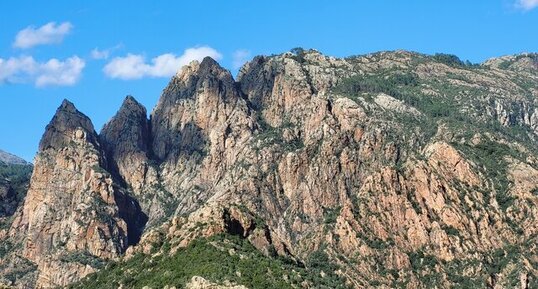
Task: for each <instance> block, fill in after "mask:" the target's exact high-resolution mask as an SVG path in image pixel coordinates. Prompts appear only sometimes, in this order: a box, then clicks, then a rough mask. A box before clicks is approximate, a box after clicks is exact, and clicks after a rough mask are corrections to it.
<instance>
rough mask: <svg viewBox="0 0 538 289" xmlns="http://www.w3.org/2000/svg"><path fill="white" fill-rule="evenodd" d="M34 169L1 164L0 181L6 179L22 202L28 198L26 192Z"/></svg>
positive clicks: (26, 166)
mask: <svg viewBox="0 0 538 289" xmlns="http://www.w3.org/2000/svg"><path fill="white" fill-rule="evenodd" d="M32 169H33V167H32V166H31V165H12V164H5V163H3V162H0V180H1V179H6V180H8V181H9V183H10V186H11V187H12V188H13V190H14V191H15V193H16V194H17V200H18V201H21V200H22V199H24V197H25V196H26V190H27V185H28V182H29V181H30V176H31V175H32Z"/></svg>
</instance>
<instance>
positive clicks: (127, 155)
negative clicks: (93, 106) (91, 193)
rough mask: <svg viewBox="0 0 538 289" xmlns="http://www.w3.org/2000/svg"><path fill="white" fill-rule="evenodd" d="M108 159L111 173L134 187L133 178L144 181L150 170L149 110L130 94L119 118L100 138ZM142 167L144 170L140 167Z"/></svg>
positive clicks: (119, 112) (108, 124) (120, 110)
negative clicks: (148, 162)
mask: <svg viewBox="0 0 538 289" xmlns="http://www.w3.org/2000/svg"><path fill="white" fill-rule="evenodd" d="M99 140H100V142H101V145H102V146H103V148H104V150H105V152H106V156H107V158H108V160H109V166H110V167H109V170H110V171H111V172H112V173H114V174H116V175H117V176H118V177H119V178H121V179H122V180H126V181H127V182H128V183H130V184H132V186H133V187H136V188H139V187H140V186H139V185H134V182H135V181H134V180H133V178H138V180H140V179H141V177H140V176H139V174H144V173H145V172H146V171H147V168H146V166H145V165H144V164H142V163H139V162H143V163H145V162H146V161H147V160H148V159H147V155H148V149H149V143H150V133H149V120H148V119H147V111H146V108H145V107H144V106H143V105H142V104H140V103H139V102H138V101H137V100H136V99H135V98H134V97H132V96H130V95H128V96H127V97H126V98H125V100H124V101H123V104H122V105H121V107H120V109H119V110H118V112H117V113H116V115H115V116H114V117H113V118H112V119H111V120H110V121H109V122H108V123H106V124H105V125H104V126H103V129H102V130H101V133H100V135H99ZM140 166H141V167H140Z"/></svg>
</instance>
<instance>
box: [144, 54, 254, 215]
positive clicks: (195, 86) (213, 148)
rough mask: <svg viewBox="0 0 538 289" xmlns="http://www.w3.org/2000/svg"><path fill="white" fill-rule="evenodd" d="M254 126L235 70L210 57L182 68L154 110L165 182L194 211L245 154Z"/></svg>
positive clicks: (184, 208) (155, 143) (182, 208)
mask: <svg viewBox="0 0 538 289" xmlns="http://www.w3.org/2000/svg"><path fill="white" fill-rule="evenodd" d="M253 127H254V120H253V117H252V116H251V114H250V110H249V107H248V105H247V102H246V101H245V99H243V98H242V97H241V92H240V90H239V89H238V87H237V85H236V83H235V81H234V80H233V78H232V76H231V74H230V72H229V71H227V70H225V69H223V68H222V67H221V66H220V65H219V64H218V63H217V62H216V61H215V60H213V59H211V58H209V57H207V58H205V59H204V60H203V61H202V62H201V63H198V62H193V63H191V64H190V65H189V66H185V67H183V68H182V70H181V73H180V74H178V75H177V76H174V77H173V78H172V80H171V82H170V84H169V85H168V87H167V88H166V89H165V90H164V92H163V94H162V96H161V99H160V100H159V103H158V104H157V106H156V107H155V109H154V110H153V112H152V114H151V131H152V147H153V153H154V155H155V157H156V158H157V161H158V162H159V163H160V164H161V165H160V174H161V179H162V181H163V183H162V184H163V187H164V188H165V189H166V191H168V192H170V193H171V194H172V196H173V198H174V199H176V200H177V201H178V203H177V204H178V206H177V210H176V214H183V213H186V212H190V211H192V210H194V209H195V208H197V207H199V206H200V205H201V204H202V203H203V202H204V201H205V200H207V198H208V197H209V196H210V194H209V192H211V191H213V189H212V187H213V186H215V185H216V184H218V183H219V182H218V180H220V179H221V178H222V177H223V175H224V174H225V173H226V169H225V168H226V167H228V166H231V165H233V164H234V163H236V161H237V160H238V159H239V158H240V157H241V156H240V154H241V153H240V151H241V149H242V148H243V147H244V146H245V145H246V142H247V141H248V140H249V138H250V136H251V131H252V129H253Z"/></svg>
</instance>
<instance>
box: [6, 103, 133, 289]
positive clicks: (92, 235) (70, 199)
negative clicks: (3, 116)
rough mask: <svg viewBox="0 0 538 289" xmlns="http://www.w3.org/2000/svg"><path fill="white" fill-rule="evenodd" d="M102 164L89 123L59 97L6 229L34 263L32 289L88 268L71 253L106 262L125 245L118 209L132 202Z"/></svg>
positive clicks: (76, 276)
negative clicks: (22, 195) (19, 206)
mask: <svg viewBox="0 0 538 289" xmlns="http://www.w3.org/2000/svg"><path fill="white" fill-rule="evenodd" d="M103 167H105V158H104V157H103V154H102V151H101V147H100V145H99V143H98V137H97V134H96V133H95V131H94V129H93V125H92V124H91V121H90V120H89V119H88V118H87V117H86V116H85V115H83V114H82V113H80V112H79V111H77V110H76V108H75V107H74V106H73V104H72V103H70V102H68V101H64V102H63V103H62V105H61V106H60V107H59V108H58V110H57V112H56V115H55V116H54V118H53V119H52V121H51V123H50V124H49V125H48V126H47V128H46V131H45V134H44V135H43V139H42V141H41V143H40V146H39V153H38V155H37V156H36V158H35V169H34V172H33V175H32V179H31V186H30V189H29V191H28V194H27V197H26V199H25V202H24V205H23V207H22V210H21V212H20V214H18V215H17V216H16V219H15V221H14V222H13V225H12V227H11V235H13V236H23V237H24V239H23V240H22V252H21V254H22V255H23V256H24V257H25V258H27V259H28V260H30V261H32V262H34V263H35V264H37V269H38V271H39V276H38V280H37V283H36V286H37V287H51V286H52V287H53V286H64V285H66V284H69V283H70V282H73V281H75V280H78V279H79V278H80V277H81V276H84V275H85V274H88V273H90V272H93V270H94V269H92V268H91V267H90V268H89V269H84V268H86V267H87V264H84V262H83V261H82V260H78V261H73V260H72V258H71V256H73V255H77V254H79V255H84V256H88V258H95V259H103V260H107V259H113V258H115V257H117V256H119V255H120V254H121V253H123V252H124V251H125V249H126V248H127V246H128V244H129V229H130V228H129V226H128V224H127V222H126V221H125V220H124V219H123V218H122V217H124V215H125V214H124V213H123V212H122V211H128V210H130V209H131V207H132V206H130V205H129V207H126V203H128V202H125V201H124V200H123V199H125V198H126V197H125V196H123V193H122V192H121V191H120V190H119V189H118V188H117V187H116V186H115V184H114V182H113V180H112V178H111V176H110V174H109V173H108V172H106V171H105V170H104V169H103ZM21 233H22V234H21ZM66 270H67V271H66ZM68 272H70V273H68Z"/></svg>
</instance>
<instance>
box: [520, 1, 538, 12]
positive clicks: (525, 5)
mask: <svg viewBox="0 0 538 289" xmlns="http://www.w3.org/2000/svg"><path fill="white" fill-rule="evenodd" d="M516 6H517V7H518V8H520V9H523V10H527V11H528V10H532V9H534V8H536V7H538V0H517V3H516Z"/></svg>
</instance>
